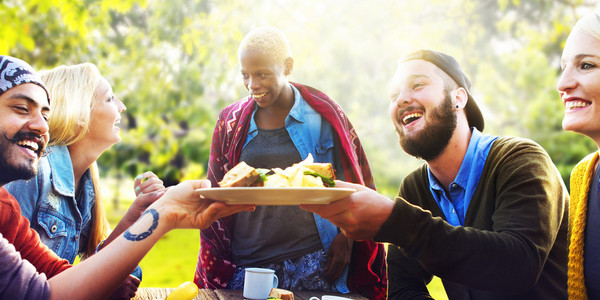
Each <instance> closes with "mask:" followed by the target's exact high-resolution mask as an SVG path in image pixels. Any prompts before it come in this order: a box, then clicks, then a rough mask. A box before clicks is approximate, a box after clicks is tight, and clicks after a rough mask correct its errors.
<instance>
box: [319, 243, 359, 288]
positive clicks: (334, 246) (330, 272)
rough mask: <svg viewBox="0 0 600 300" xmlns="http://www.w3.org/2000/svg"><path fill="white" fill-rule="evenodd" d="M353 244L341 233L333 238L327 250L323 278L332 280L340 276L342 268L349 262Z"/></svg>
mask: <svg viewBox="0 0 600 300" xmlns="http://www.w3.org/2000/svg"><path fill="white" fill-rule="evenodd" d="M353 244H354V241H353V240H351V239H349V238H347V237H346V236H344V235H343V234H342V233H339V234H338V235H337V236H336V237H335V238H334V239H333V242H331V246H330V247H329V251H327V266H326V267H325V273H324V274H323V277H325V280H327V281H329V282H333V281H335V280H336V279H338V278H340V276H342V274H343V273H344V269H346V266H348V265H349V264H350V259H351V258H352V245H353Z"/></svg>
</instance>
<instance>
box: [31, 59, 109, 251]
mask: <svg viewBox="0 0 600 300" xmlns="http://www.w3.org/2000/svg"><path fill="white" fill-rule="evenodd" d="M39 75H40V77H41V79H42V81H43V82H44V84H45V85H46V87H47V88H48V93H49V94H50V99H52V101H51V102H50V108H51V111H52V113H51V114H50V117H49V118H48V126H49V128H50V130H49V133H50V141H49V142H48V145H50V146H53V145H61V146H69V145H72V144H74V143H76V142H77V141H79V140H81V139H82V138H83V137H84V136H85V134H86V133H87V131H88V129H89V126H90V115H91V112H92V109H93V106H94V95H95V92H96V88H97V87H98V85H99V83H100V81H101V80H102V75H100V71H98V68H97V67H96V66H95V65H94V64H91V63H82V64H78V65H73V66H59V67H56V68H54V69H52V70H44V71H40V72H39ZM89 170H90V175H91V177H92V185H93V187H94V194H95V199H94V206H93V207H92V219H91V222H92V223H91V227H90V233H89V237H88V242H87V246H86V247H85V249H84V250H83V257H84V258H85V257H89V256H90V255H92V254H94V252H95V250H96V245H98V244H99V243H100V242H101V241H103V240H104V239H105V238H106V237H107V236H108V229H109V225H108V220H107V219H106V214H105V212H104V206H103V205H102V198H101V196H100V183H99V173H98V165H97V164H96V162H94V163H93V164H92V165H91V166H90V169H89Z"/></svg>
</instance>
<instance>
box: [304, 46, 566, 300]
mask: <svg viewBox="0 0 600 300" xmlns="http://www.w3.org/2000/svg"><path fill="white" fill-rule="evenodd" d="M470 87H471V83H470V81H469V79H468V78H467V76H466V75H465V74H464V72H463V71H462V70H461V68H460V66H459V65H458V62H457V61H456V60H455V59H454V58H453V57H451V56H449V55H446V54H443V53H440V52H436V51H431V50H419V51H417V52H415V53H412V54H409V55H408V56H406V57H405V58H404V59H403V60H402V61H401V62H400V64H399V67H398V70H397V72H396V74H395V75H394V78H393V80H392V83H391V87H390V99H391V104H390V110H389V112H390V116H391V119H392V123H393V124H394V126H395V128H396V132H397V133H398V136H399V141H400V146H401V147H402V148H403V149H404V151H406V152H407V153H408V154H410V155H412V156H415V157H417V158H421V159H423V160H425V162H426V163H425V164H423V165H422V166H421V167H420V168H417V169H416V170H415V171H413V172H412V173H410V174H409V175H408V176H407V177H406V178H404V180H403V181H402V183H401V185H400V189H399V192H398V197H396V199H395V201H392V200H390V199H388V198H387V197H385V196H383V195H380V194H378V193H377V192H375V191H372V190H369V189H367V188H364V187H362V186H360V185H354V184H349V183H343V182H339V184H337V185H336V186H337V187H351V188H354V189H356V190H357V191H358V192H356V193H353V194H352V195H351V196H349V197H348V198H346V199H343V200H340V201H336V202H333V203H332V204H329V205H322V206H319V205H303V206H302V207H303V208H305V209H307V210H309V211H312V212H315V213H317V214H319V215H321V216H322V217H324V218H326V219H329V220H331V221H332V222H333V223H334V224H335V225H337V226H338V227H340V228H341V229H342V231H343V232H344V234H346V235H348V236H349V237H351V238H353V239H358V240H361V239H374V240H375V241H378V242H388V243H390V244H391V245H389V248H388V258H387V260H388V278H389V285H388V298H389V299H431V296H430V295H429V293H428V291H427V287H426V284H427V283H428V282H429V281H430V280H431V279H432V276H433V275H435V276H438V277H440V278H441V279H442V282H443V283H444V287H445V290H446V293H447V294H448V297H449V298H450V299H566V298H567V294H566V282H567V281H566V271H567V225H568V209H567V208H568V202H569V198H568V192H567V190H566V188H565V186H564V183H563V181H562V179H561V177H560V175H559V172H558V170H557V169H556V167H555V166H554V165H553V163H552V161H551V159H550V157H549V156H548V154H547V153H546V152H545V151H544V149H542V148H541V147H540V146H539V145H537V144H536V143H534V142H533V141H530V140H527V139H523V138H516V137H498V136H491V135H487V134H486V135H484V134H482V133H481V131H483V128H484V120H483V117H482V114H481V112H480V110H479V108H478V106H477V104H476V103H475V100H474V99H473V97H472V96H471V94H470V91H469V90H470Z"/></svg>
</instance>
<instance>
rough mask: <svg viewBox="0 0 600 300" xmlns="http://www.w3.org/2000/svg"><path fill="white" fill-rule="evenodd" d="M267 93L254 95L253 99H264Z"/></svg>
mask: <svg viewBox="0 0 600 300" xmlns="http://www.w3.org/2000/svg"><path fill="white" fill-rule="evenodd" d="M266 94H267V93H262V94H254V95H252V97H254V99H260V98H262V97H264V96H265V95H266Z"/></svg>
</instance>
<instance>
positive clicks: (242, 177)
mask: <svg viewBox="0 0 600 300" xmlns="http://www.w3.org/2000/svg"><path fill="white" fill-rule="evenodd" d="M261 173H263V172H261ZM261 173H259V171H258V170H257V169H255V168H253V167H251V166H249V165H248V164H246V163H245V162H243V161H242V162H240V163H239V164H237V165H236V166H235V167H233V169H231V170H229V172H227V173H225V176H223V180H221V181H219V186H220V187H249V186H263V185H264V184H263V182H264V181H265V180H266V178H265V176H266V175H265V174H264V173H263V174H261Z"/></svg>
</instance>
